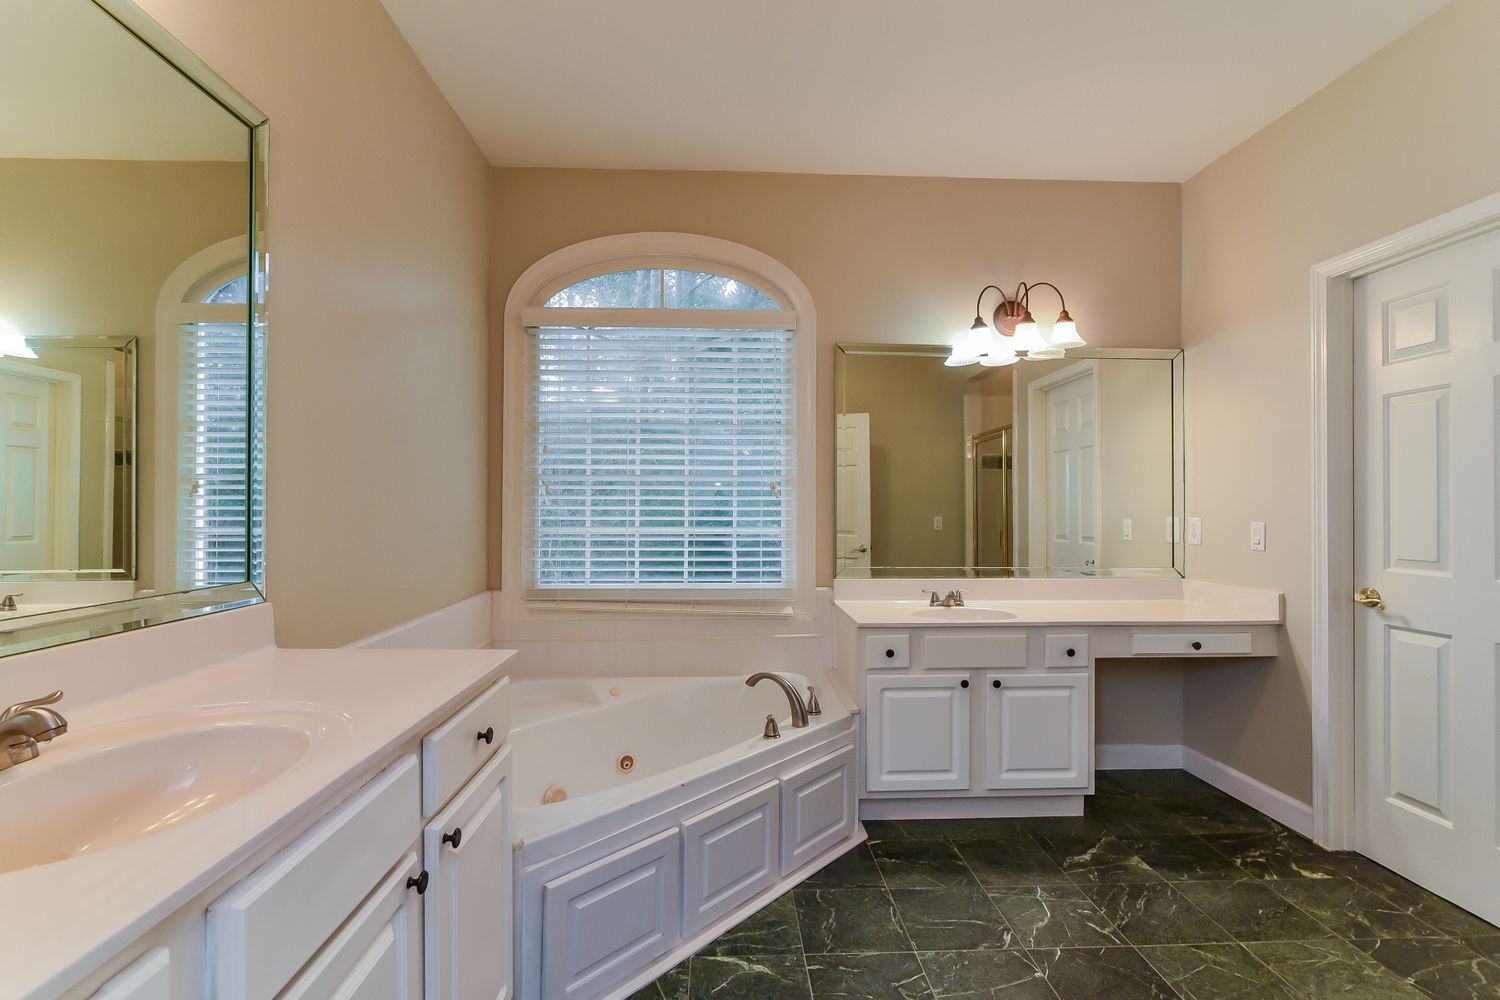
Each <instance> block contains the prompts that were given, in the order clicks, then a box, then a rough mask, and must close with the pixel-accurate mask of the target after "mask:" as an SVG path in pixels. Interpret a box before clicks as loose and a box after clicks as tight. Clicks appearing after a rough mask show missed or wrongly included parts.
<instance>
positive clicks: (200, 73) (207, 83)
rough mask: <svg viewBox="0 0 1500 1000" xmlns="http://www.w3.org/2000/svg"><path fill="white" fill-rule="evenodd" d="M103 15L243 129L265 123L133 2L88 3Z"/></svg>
mask: <svg viewBox="0 0 1500 1000" xmlns="http://www.w3.org/2000/svg"><path fill="white" fill-rule="evenodd" d="M90 2H91V3H92V4H93V5H94V6H95V7H98V8H99V9H100V10H102V11H104V13H106V14H108V15H109V16H110V17H111V18H113V19H114V21H115V22H116V23H117V24H119V25H120V27H122V28H124V29H125V30H126V31H128V32H130V34H132V35H134V36H135V37H136V38H138V39H139V40H140V41H141V42H142V44H144V45H145V46H146V47H147V48H149V49H151V50H152V51H153V52H155V53H156V54H157V55H159V56H161V57H162V58H163V59H165V60H166V61H167V62H168V63H169V64H170V65H172V66H173V67H174V68H175V69H176V70H177V72H179V73H181V74H182V75H183V76H184V77H186V78H187V79H188V80H190V81H191V82H192V83H193V84H194V85H195V86H196V87H197V88H198V89H199V90H201V91H203V92H204V93H205V94H207V95H208V96H209V97H211V98H212V99H213V100H214V101H216V102H217V103H218V104H219V105H220V106H221V107H223V108H224V110H225V111H228V112H229V113H230V114H232V115H234V116H235V117H236V118H238V119H239V120H240V121H241V122H243V123H244V124H245V127H246V128H251V129H253V128H255V127H256V126H258V125H262V124H264V123H265V121H266V116H265V115H264V114H262V113H261V111H260V109H259V108H257V107H256V106H255V105H254V104H251V103H250V102H249V101H248V100H246V99H245V96H244V95H243V94H241V93H240V92H239V91H238V90H235V89H234V88H233V87H231V86H230V85H229V83H228V82H227V81H225V79H224V78H223V77H222V76H220V75H219V74H217V73H215V72H214V71H213V70H212V69H210V68H209V67H208V65H207V64H206V63H204V61H203V60H202V59H199V58H198V56H197V55H195V54H194V53H193V51H192V50H191V49H189V48H188V47H187V46H186V45H184V44H182V42H180V41H178V40H177V38H176V36H174V35H173V34H172V33H171V32H170V31H168V30H167V29H166V28H163V27H162V26H161V25H160V24H158V23H157V21H156V19H155V18H153V17H152V16H151V15H150V14H148V13H146V12H145V11H144V10H142V9H141V8H140V7H139V6H137V5H136V4H135V3H134V2H132V0H90Z"/></svg>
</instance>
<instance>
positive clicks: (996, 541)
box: [969, 427, 1015, 567]
mask: <svg viewBox="0 0 1500 1000" xmlns="http://www.w3.org/2000/svg"><path fill="white" fill-rule="evenodd" d="M1010 438H1011V429H1010V428H1009V427H997V428H994V429H993V430H988V431H985V432H983V433H982V434H976V435H974V437H973V438H971V439H970V441H969V448H970V453H971V455H972V462H973V469H972V474H971V476H970V477H969V481H970V488H971V489H972V490H973V491H974V497H973V500H972V502H971V503H970V504H969V510H970V516H971V517H972V518H973V524H972V526H971V529H970V532H969V534H970V537H971V538H972V539H973V546H974V550H973V552H972V553H971V559H970V564H971V565H973V566H997V567H998V566H1010V565H1012V562H1011V558H1012V557H1011V543H1010V538H1011V523H1012V521H1013V520H1014V518H1015V511H1014V509H1013V505H1012V502H1011V497H1012V485H1011V483H1012V480H1011V449H1010Z"/></svg>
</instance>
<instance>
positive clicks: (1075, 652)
mask: <svg viewBox="0 0 1500 1000" xmlns="http://www.w3.org/2000/svg"><path fill="white" fill-rule="evenodd" d="M1077 655H1078V650H1076V649H1069V650H1068V659H1070V660H1071V659H1072V658H1073V657H1075V656H1077Z"/></svg>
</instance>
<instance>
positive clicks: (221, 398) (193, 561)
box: [157, 240, 266, 589]
mask: <svg viewBox="0 0 1500 1000" xmlns="http://www.w3.org/2000/svg"><path fill="white" fill-rule="evenodd" d="M244 245H245V241H244V240H227V241H225V242H224V243H221V244H218V245H216V246H214V247H210V248H209V249H208V250H205V251H203V252H202V253H200V254H197V255H195V256H194V257H193V258H191V259H190V260H189V261H187V262H186V263H185V264H184V265H183V266H182V267H180V268H178V270H177V272H176V273H175V274H174V275H173V277H172V279H169V280H168V283H167V286H166V288H165V289H164V290H163V299H164V300H165V302H164V308H163V317H162V319H163V323H162V330H163V336H164V343H163V344H162V345H161V351H160V357H161V360H160V366H161V367H160V372H161V377H160V378H159V381H158V385H159V386H160V387H161V389H162V390H163V391H162V393H161V395H162V396H163V397H164V398H163V402H164V403H166V402H167V398H168V397H170V401H171V404H172V405H173V410H172V411H171V412H168V413H162V416H163V417H164V418H166V419H164V420H163V421H162V423H163V428H162V432H161V433H160V434H159V436H158V440H159V441H160V442H161V448H162V455H161V457H160V458H159V459H158V461H159V463H160V464H161V466H162V469H161V472H160V473H159V475H158V480H157V481H158V483H159V484H161V485H162V486H163V487H169V488H170V492H166V491H163V492H162V494H161V495H162V496H170V497H172V498H173V500H172V516H173V529H174V530H172V531H171V532H170V537H166V538H160V539H158V545H157V549H158V552H160V553H161V555H160V556H159V558H160V560H161V561H162V563H163V564H159V565H158V567H157V573H158V575H160V576H163V577H164V582H165V578H166V574H167V573H171V574H172V577H173V578H175V585H176V586H177V587H178V588H181V589H196V588H200V587H213V586H219V585H221V584H229V583H242V582H244V581H246V580H249V581H251V582H253V583H254V584H255V585H256V586H258V587H262V588H263V587H264V583H265V461H264V456H265V415H266V413H265V410H266V378H265V339H264V334H265V331H264V329H263V328H262V327H261V326H260V325H259V324H253V323H251V322H250V317H251V310H250V288H251V283H250V276H249V273H248V268H247V261H246V256H245V252H244ZM168 341H169V342H168ZM158 412H159V413H160V412H161V411H160V410H159V411H158ZM161 513H163V514H164V513H165V512H164V511H163V512H161ZM161 520H162V518H161V517H160V516H159V517H158V521H159V522H160V521H161ZM172 567H175V570H173V569H172Z"/></svg>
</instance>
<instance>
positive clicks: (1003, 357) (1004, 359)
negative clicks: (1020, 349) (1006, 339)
mask: <svg viewBox="0 0 1500 1000" xmlns="http://www.w3.org/2000/svg"><path fill="white" fill-rule="evenodd" d="M1019 360H1020V358H1018V357H1016V352H1015V351H1013V350H1011V349H1010V345H1009V344H1002V345H1000V346H999V347H996V348H995V349H994V350H993V351H991V352H990V353H988V354H986V355H985V356H984V357H982V358H980V359H979V363H980V364H982V365H984V366H985V367H986V368H1004V367H1005V366H1006V365H1013V364H1015V363H1016V362H1017V361H1019Z"/></svg>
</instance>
